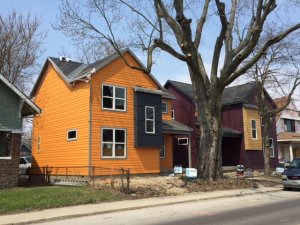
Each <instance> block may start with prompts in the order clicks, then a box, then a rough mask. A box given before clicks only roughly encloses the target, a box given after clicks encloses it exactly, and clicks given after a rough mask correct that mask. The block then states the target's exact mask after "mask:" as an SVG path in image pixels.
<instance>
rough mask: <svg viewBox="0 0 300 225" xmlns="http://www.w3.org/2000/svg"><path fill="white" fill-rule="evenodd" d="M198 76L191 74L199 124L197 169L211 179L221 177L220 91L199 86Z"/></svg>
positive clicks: (203, 175)
mask: <svg viewBox="0 0 300 225" xmlns="http://www.w3.org/2000/svg"><path fill="white" fill-rule="evenodd" d="M190 71H191V70H190ZM199 77H200V76H199V75H198V76H195V74H191V78H192V85H193V89H194V96H195V106H196V113H197V119H198V121H199V124H200V145H199V149H198V160H197V170H198V177H199V178H201V179H204V180H208V181H211V180H216V179H218V178H221V177H222V136H223V134H222V122H221V113H222V111H221V110H222V103H221V97H222V91H219V90H218V88H217V87H211V90H213V91H211V90H203V89H202V88H199V87H201V86H200V85H197V83H198V82H201V81H200V80H199Z"/></svg>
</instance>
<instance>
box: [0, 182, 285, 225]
mask: <svg viewBox="0 0 300 225" xmlns="http://www.w3.org/2000/svg"><path fill="white" fill-rule="evenodd" d="M280 190H282V187H260V188H257V189H237V190H226V191H214V192H196V193H189V194H185V195H181V196H168V197H162V198H148V199H138V200H125V201H117V202H107V203H99V204H88V205H78V206H70V207H63V208H54V209H46V210H42V211H34V212H28V213H19V214H11V215H3V216H0V224H30V223H37V222H45V221H50V220H57V219H65V218H74V217H80V216H87V215H95V214H102V213H110V212H117V211H121V210H122V211H123V210H133V209H140V208H147V207H155V206H163V205H169V204H176V203H184V202H194V201H200V200H208V199H216V198H226V197H233V196H244V195H253V194H258V193H266V192H275V191H280Z"/></svg>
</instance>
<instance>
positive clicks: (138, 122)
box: [134, 92, 162, 148]
mask: <svg viewBox="0 0 300 225" xmlns="http://www.w3.org/2000/svg"><path fill="white" fill-rule="evenodd" d="M134 98H135V101H134V111H135V146H136V147H159V148H160V147H161V145H162V114H161V96H160V95H157V94H151V93H145V92H135V96H134ZM146 106H151V107H155V134H148V133H146V132H145V107H146Z"/></svg>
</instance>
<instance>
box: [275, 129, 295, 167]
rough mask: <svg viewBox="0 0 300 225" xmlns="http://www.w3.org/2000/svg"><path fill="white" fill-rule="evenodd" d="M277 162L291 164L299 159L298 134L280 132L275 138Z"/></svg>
mask: <svg viewBox="0 0 300 225" xmlns="http://www.w3.org/2000/svg"><path fill="white" fill-rule="evenodd" d="M277 142H278V158H279V162H281V163H283V162H291V161H292V160H293V159H294V158H299V157H300V134H297V133H291V132H281V133H280V134H279V135H278V137H277Z"/></svg>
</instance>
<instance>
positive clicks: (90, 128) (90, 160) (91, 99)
mask: <svg viewBox="0 0 300 225" xmlns="http://www.w3.org/2000/svg"><path fill="white" fill-rule="evenodd" d="M92 119H93V85H92V79H91V80H90V100H89V153H88V155H89V159H88V164H89V165H88V167H89V177H90V176H91V175H92V129H93V126H92V122H93V121H92Z"/></svg>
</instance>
